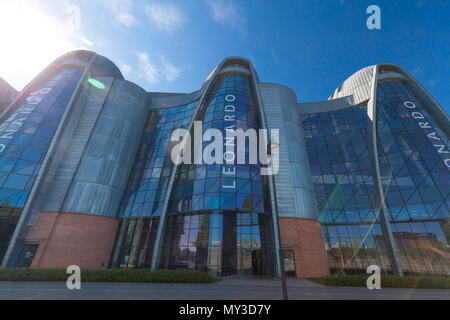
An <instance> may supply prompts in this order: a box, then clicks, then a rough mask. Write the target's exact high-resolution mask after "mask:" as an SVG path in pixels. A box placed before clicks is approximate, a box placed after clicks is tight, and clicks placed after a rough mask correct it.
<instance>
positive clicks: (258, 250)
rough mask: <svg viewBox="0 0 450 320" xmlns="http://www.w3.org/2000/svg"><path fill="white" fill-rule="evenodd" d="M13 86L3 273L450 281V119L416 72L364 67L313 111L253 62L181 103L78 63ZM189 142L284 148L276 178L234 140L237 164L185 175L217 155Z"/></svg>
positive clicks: (224, 68) (2, 131) (0, 146)
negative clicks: (261, 139) (180, 158)
mask: <svg viewBox="0 0 450 320" xmlns="http://www.w3.org/2000/svg"><path fill="white" fill-rule="evenodd" d="M3 87H6V86H3ZM1 88H2V87H1V83H0V101H4V105H5V107H4V109H3V112H2V113H1V114H0V173H1V179H0V212H1V214H0V261H2V266H3V267H14V266H28V267H35V268H44V267H61V268H65V267H67V266H68V265H72V264H75V265H79V266H80V267H81V268H86V269H96V268H107V267H111V268H150V269H153V270H155V269H198V270H203V271H207V272H210V273H213V274H215V275H221V276H225V275H231V274H254V275H263V276H272V275H277V274H279V273H280V271H281V267H280V265H281V266H283V265H284V266H283V267H284V270H285V271H286V272H288V273H289V274H293V275H296V276H298V277H315V276H323V275H326V274H329V273H330V272H331V273H338V272H343V273H365V270H366V268H367V267H368V266H369V265H373V264H376V265H379V266H380V267H381V269H382V271H383V272H384V273H393V274H400V275H401V274H427V275H444V276H449V275H450V262H449V255H450V248H449V242H448V241H449V224H448V223H449V218H450V214H449V208H448V206H449V199H448V196H449V195H448V193H449V189H450V188H449V182H450V181H449V180H450V179H449V166H450V152H449V142H448V136H449V128H450V123H449V118H448V116H447V114H446V113H445V111H444V110H443V109H442V108H441V106H440V105H439V104H438V103H437V102H436V101H435V100H434V99H433V97H431V96H430V95H429V93H428V92H427V91H426V90H425V89H424V88H423V87H422V86H421V85H420V84H419V83H418V82H417V81H416V80H415V79H414V78H412V77H411V76H410V75H409V74H408V73H407V72H406V71H405V70H403V69H402V68H401V67H398V66H395V65H391V64H379V65H375V66H370V67H367V68H364V69H362V70H360V71H358V72H357V73H355V74H354V75H352V76H351V77H350V78H348V79H347V80H346V81H344V82H343V83H342V84H341V85H340V86H339V87H338V88H337V89H336V90H335V92H334V93H333V94H332V96H331V97H330V98H329V99H328V100H325V101H317V102H307V103H299V102H298V99H297V97H296V95H295V93H294V92H293V91H292V90H291V89H289V88H288V87H286V86H283V85H279V84H272V83H262V82H260V80H259V77H258V75H257V73H256V71H255V69H254V67H253V66H252V63H251V61H250V60H248V59H245V58H239V57H230V58H226V59H225V60H224V61H222V62H221V63H220V64H219V65H218V66H217V67H216V68H215V69H214V70H213V72H212V73H211V74H210V75H209V76H208V78H207V79H206V81H205V82H204V83H203V85H202V87H201V88H200V89H199V90H198V91H195V92H192V93H189V94H180V93H158V92H146V91H145V90H144V89H142V88H140V87H139V86H137V85H135V84H133V83H131V82H128V81H126V80H125V79H124V78H123V76H122V74H121V73H120V71H119V69H118V68H117V67H116V66H115V65H114V64H113V63H112V62H111V61H110V60H108V59H106V58H104V57H102V56H99V55H97V54H96V53H93V52H88V51H76V52H71V53H68V54H67V55H65V56H63V57H61V58H59V59H57V60H56V61H55V62H54V63H52V64H51V65H50V66H49V67H48V68H47V69H46V70H44V71H43V72H42V73H41V74H39V75H38V76H37V77H36V78H35V79H34V80H33V81H32V82H31V83H30V84H29V85H28V86H27V87H26V88H25V89H24V90H22V91H21V92H20V93H17V92H14V91H11V90H10V88H9V87H8V90H2V89H1ZM1 99H3V100H1ZM200 122H201V125H202V128H201V129H200V131H199V129H198V126H197V124H199V123H200ZM180 129H184V130H185V131H184V132H186V133H190V136H192V137H195V136H196V135H197V134H199V133H200V135H201V134H202V133H205V132H207V130H208V129H216V132H219V133H221V135H222V136H224V137H225V136H226V135H227V133H229V132H236V130H238V129H242V130H244V131H245V130H249V129H254V130H260V129H266V130H268V131H269V132H273V131H276V130H278V134H279V135H278V139H277V140H278V141H272V140H270V139H269V140H268V141H266V143H267V145H263V148H262V149H263V151H264V154H266V155H268V156H269V159H270V160H269V163H268V164H267V163H264V162H262V161H257V162H256V163H255V162H251V161H250V158H251V152H250V151H251V150H252V149H253V145H252V142H251V139H250V138H249V137H248V140H246V143H245V150H243V151H242V150H239V149H237V148H236V145H235V144H234V143H233V141H231V144H230V141H229V140H227V139H225V140H224V142H223V145H222V146H223V150H227V151H228V150H231V151H232V154H234V155H235V157H234V158H233V159H232V160H230V161H226V162H224V163H221V162H219V163H217V162H208V161H206V160H205V159H204V160H205V161H203V162H197V161H193V162H190V163H177V162H174V161H172V156H173V154H172V153H173V150H174V147H175V146H176V145H177V144H179V142H180V141H182V143H184V144H185V146H186V145H189V146H190V143H192V145H193V150H194V158H195V155H196V154H197V153H196V152H198V150H200V152H201V151H202V150H204V148H208V146H209V142H211V141H215V139H216V138H214V139H213V138H212V137H210V138H211V139H209V140H208V139H206V140H205V139H204V140H203V142H202V143H201V145H200V149H196V146H195V143H194V141H189V140H186V139H185V138H186V136H184V137H183V139H182V140H176V139H173V136H172V134H173V133H174V131H176V130H180ZM194 139H195V138H194ZM194 139H193V140H194ZM230 145H231V149H227V147H228V148H230ZM259 148H261V145H259ZM221 149H222V148H221ZM259 151H261V150H259ZM217 152H219V151H217V150H214V152H213V154H214V156H217V154H216V153H217ZM239 152H241V153H242V155H244V156H245V159H246V160H247V161H246V162H245V163H237V161H236V159H235V158H236V153H239ZM224 157H225V158H226V157H227V155H226V154H224ZM260 157H261V154H259V157H258V160H261V159H260ZM227 160H229V159H227ZM274 163H276V164H277V169H276V170H275V171H273V173H274V174H273V175H265V174H263V172H264V171H265V169H267V166H273V165H274Z"/></svg>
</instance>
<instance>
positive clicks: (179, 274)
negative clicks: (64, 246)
mask: <svg viewBox="0 0 450 320" xmlns="http://www.w3.org/2000/svg"><path fill="white" fill-rule="evenodd" d="M68 277H69V274H67V273H66V270H65V269H32V268H17V269H0V281H44V282H45V281H66V280H67V278H68ZM219 280H220V279H219V278H216V277H213V276H211V275H209V274H207V273H204V272H201V271H197V270H159V271H151V270H148V269H134V270H124V269H105V270H82V271H81V281H83V282H163V283H214V282H216V281H219Z"/></svg>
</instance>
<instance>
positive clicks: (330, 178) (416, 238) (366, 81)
mask: <svg viewBox="0 0 450 320" xmlns="http://www.w3.org/2000/svg"><path fill="white" fill-rule="evenodd" d="M332 101H338V102H339V105H338V104H333V103H332ZM322 109H323V112H320V113H310V114H306V113H305V114H304V115H303V116H302V120H303V125H304V128H305V136H306V141H307V146H308V153H309V158H310V163H311V173H312V175H313V181H314V187H315V193H316V198H317V200H318V207H319V211H320V221H321V223H322V229H323V233H324V239H325V245H326V248H327V252H328V259H329V264H330V270H331V272H332V273H339V272H344V273H364V272H365V269H366V268H367V267H368V266H369V265H371V264H376V265H379V266H380V267H381V269H382V270H383V271H384V272H386V273H394V274H400V275H401V274H407V275H423V274H430V275H448V274H449V271H450V269H449V268H450V264H449V260H448V257H449V253H450V249H449V237H450V234H449V227H448V223H449V218H450V214H449V212H450V211H449V207H448V205H449V202H448V201H449V187H450V178H449V168H450V160H449V159H450V151H449V140H448V136H449V128H450V125H449V118H448V116H447V114H446V113H445V111H443V110H442V108H441V107H440V105H439V104H438V103H437V102H436V101H435V100H434V99H433V98H432V97H431V96H430V95H429V94H428V92H427V91H426V90H425V89H424V88H423V87H422V86H421V85H420V84H419V83H418V82H417V81H416V80H415V79H414V78H412V77H411V76H410V75H409V74H408V73H407V72H406V71H404V70H403V69H402V68H400V67H398V66H395V65H390V64H381V65H377V66H373V67H368V68H365V69H362V70H360V71H358V72H357V73H355V74H354V75H353V76H351V77H350V78H349V79H348V80H346V81H345V82H344V83H343V84H342V85H341V86H340V87H339V88H338V89H336V91H335V92H334V93H333V95H332V97H331V98H330V103H328V106H324V107H323V108H322Z"/></svg>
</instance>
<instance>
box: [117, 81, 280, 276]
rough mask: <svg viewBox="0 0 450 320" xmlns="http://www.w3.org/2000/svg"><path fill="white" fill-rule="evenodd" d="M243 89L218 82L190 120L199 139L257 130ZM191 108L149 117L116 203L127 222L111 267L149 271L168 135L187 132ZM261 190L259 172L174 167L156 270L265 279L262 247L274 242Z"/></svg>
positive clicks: (167, 168) (249, 95)
mask: <svg viewBox="0 0 450 320" xmlns="http://www.w3.org/2000/svg"><path fill="white" fill-rule="evenodd" d="M250 81H251V80H250V78H249V77H248V76H245V75H242V74H238V73H236V74H227V75H225V76H221V77H219V78H217V80H216V81H215V83H214V85H213V86H212V88H211V89H210V91H209V93H208V96H207V97H206V100H205V104H204V107H203V108H202V109H201V110H199V113H198V115H197V118H196V120H199V121H202V125H203V132H205V131H206V130H207V129H210V128H214V129H218V130H220V131H221V132H222V134H223V136H224V137H225V136H226V131H227V130H233V131H234V130H235V129H239V128H240V129H243V130H247V129H248V128H253V129H259V128H260V125H259V118H258V106H257V104H256V101H255V100H254V96H253V89H252V86H251V82H250ZM196 105H197V104H196V103H192V104H190V105H186V106H182V107H177V108H169V109H159V110H157V111H152V114H151V115H150V118H149V122H148V126H147V129H146V131H145V134H144V137H143V139H142V143H141V146H142V147H141V150H140V152H139V154H138V158H137V160H136V164H135V168H134V169H133V173H132V177H131V180H130V184H129V188H128V191H127V193H126V195H125V197H124V201H123V209H122V213H121V214H122V216H123V217H129V218H130V219H131V220H128V219H127V220H125V221H124V222H123V223H122V226H121V231H120V235H119V236H118V240H117V250H119V251H120V253H119V252H117V254H118V260H117V262H114V263H115V264H116V265H118V266H120V267H148V266H149V265H150V263H151V255H152V252H153V246H154V241H155V236H156V230H157V224H158V223H159V217H160V216H161V214H162V212H161V209H162V206H163V201H164V197H165V195H166V193H167V186H168V182H169V181H168V179H169V176H170V172H171V169H172V161H171V150H172V147H173V143H171V142H170V135H171V133H172V131H173V130H174V129H177V128H187V126H188V125H189V124H190V123H191V121H192V116H193V115H194V112H195V111H196V108H195V107H196ZM203 147H205V143H204V145H203ZM224 150H225V145H224ZM247 153H248V150H247ZM266 190H267V181H265V179H264V178H263V176H261V175H260V167H259V165H258V164H254V165H253V164H251V165H250V164H249V165H238V164H236V161H235V163H233V164H230V163H227V164H210V165H206V164H181V165H180V166H179V167H178V169H177V173H176V177H175V183H174V186H173V190H172V192H171V197H170V201H169V206H168V209H167V215H168V218H167V222H166V225H165V229H164V231H163V238H162V247H161V249H160V252H161V254H160V258H159V267H160V268H164V269H173V268H190V269H200V270H205V271H208V272H211V273H214V274H219V275H227V274H233V273H236V272H238V270H240V271H247V272H252V273H255V274H267V273H269V272H272V271H271V270H268V266H269V263H268V259H269V255H268V250H269V249H268V248H267V243H272V241H273V240H272V238H271V237H272V235H271V231H270V228H269V226H270V225H271V222H270V219H271V216H270V214H271V213H270V206H269V204H268V196H267V191H266ZM136 217H148V218H146V219H134V218H136ZM149 226H151V227H149ZM144 239H145V240H144ZM144 247H145V248H144ZM272 265H273V264H272Z"/></svg>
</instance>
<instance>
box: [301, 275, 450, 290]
mask: <svg viewBox="0 0 450 320" xmlns="http://www.w3.org/2000/svg"><path fill="white" fill-rule="evenodd" d="M368 277H369V275H367V276H328V277H323V278H311V279H309V280H311V281H314V282H316V283H319V284H322V285H325V286H341V287H366V286H367V278H368ZM381 288H422V289H450V278H445V277H396V276H381Z"/></svg>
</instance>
